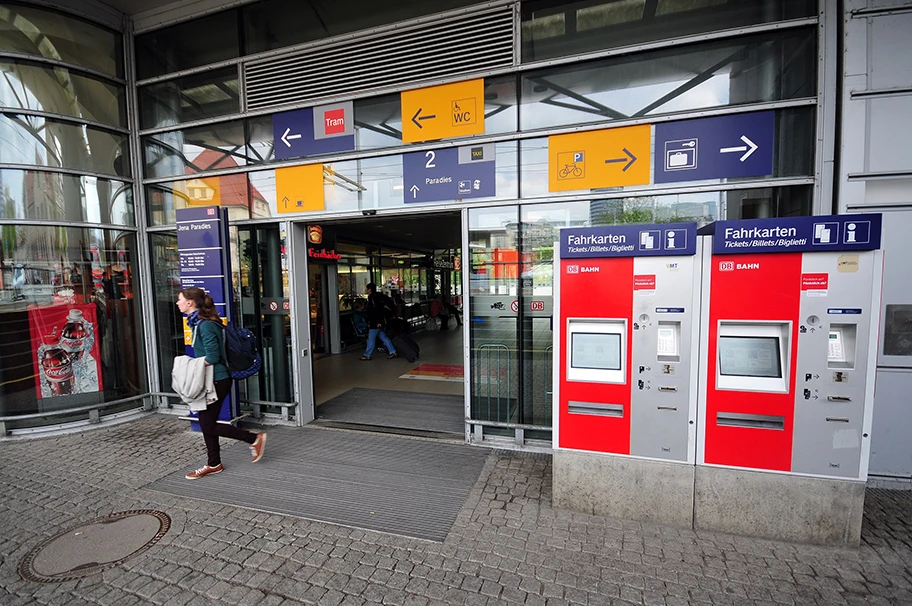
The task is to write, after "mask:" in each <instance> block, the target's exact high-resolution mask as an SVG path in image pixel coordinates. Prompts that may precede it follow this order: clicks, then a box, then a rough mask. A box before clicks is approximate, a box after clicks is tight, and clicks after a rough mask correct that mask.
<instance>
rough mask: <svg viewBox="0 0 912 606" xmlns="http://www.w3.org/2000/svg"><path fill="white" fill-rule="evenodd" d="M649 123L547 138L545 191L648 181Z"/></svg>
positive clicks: (593, 187)
mask: <svg viewBox="0 0 912 606" xmlns="http://www.w3.org/2000/svg"><path fill="white" fill-rule="evenodd" d="M651 134H652V126H650V125H649V124H643V125H640V126H625V127H621V128H606V129H601V130H593V131H588V132H583V133H570V134H566V135H554V136H551V137H548V191H573V190H580V189H596V188H601V187H623V186H628V185H647V184H648V183H649V157H650V153H651V149H652V148H651V147H650V138H651Z"/></svg>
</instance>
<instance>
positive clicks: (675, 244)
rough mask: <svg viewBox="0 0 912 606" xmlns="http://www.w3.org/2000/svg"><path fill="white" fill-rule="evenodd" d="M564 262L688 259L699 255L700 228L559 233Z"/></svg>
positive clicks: (677, 225) (579, 229) (618, 227)
mask: <svg viewBox="0 0 912 606" xmlns="http://www.w3.org/2000/svg"><path fill="white" fill-rule="evenodd" d="M560 251H561V258H562V259H592V258H601V257H658V256H663V257H667V256H672V255H676V256H685V255H694V254H696V252H697V224H696V223H670V224H667V225H606V226H603V227H568V228H565V229H562V230H560Z"/></svg>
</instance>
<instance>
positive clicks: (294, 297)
mask: <svg viewBox="0 0 912 606" xmlns="http://www.w3.org/2000/svg"><path fill="white" fill-rule="evenodd" d="M286 229H287V233H282V231H281V230H280V229H270V228H263V227H260V226H258V227H256V228H254V229H250V230H244V232H243V233H241V234H240V236H239V250H240V251H241V255H240V257H241V258H240V259H239V263H240V266H241V273H242V276H241V277H242V283H247V284H249V285H250V288H248V289H247V293H246V294H247V295H249V296H246V297H245V296H243V295H244V294H245V293H244V289H243V288H242V297H241V299H242V304H241V308H242V309H243V310H244V315H245V317H244V322H245V325H246V323H247V322H249V321H251V322H255V323H258V324H260V325H259V326H257V328H258V329H259V332H260V334H261V335H262V338H263V349H264V372H262V373H261V375H262V377H261V378H260V379H259V380H258V381H255V382H249V383H256V384H254V385H248V393H247V398H246V400H248V401H249V402H254V401H259V402H267V403H268V404H266V406H268V407H269V408H268V409H267V410H265V411H264V410H262V408H263V405H262V404H261V405H260V410H257V411H254V412H255V413H256V412H272V413H275V412H281V413H282V414H283V415H284V416H285V417H286V418H289V419H290V418H292V417H293V418H294V419H295V421H297V423H298V424H305V423H311V422H312V423H316V424H322V425H329V426H338V427H345V428H353V429H366V430H371V431H381V432H388V433H403V434H414V435H424V436H430V437H444V438H454V439H460V440H461V439H464V434H465V425H464V420H465V403H464V402H465V400H464V394H465V388H464V383H465V372H464V365H465V355H466V354H465V348H464V329H463V318H462V311H463V303H464V300H463V288H462V279H461V276H462V272H461V259H462V252H461V251H462V221H461V214H460V213H459V212H458V211H456V212H447V213H432V214H414V215H407V216H382V217H363V218H362V217H359V218H356V219H347V220H339V221H321V222H319V223H316V222H314V223H307V222H300V223H291V224H287V227H286ZM245 274H246V279H245ZM270 276H272V278H270ZM277 278H278V279H277ZM368 284H375V285H376V291H377V292H378V293H381V294H382V295H383V297H384V298H385V299H386V300H387V301H388V302H389V307H388V309H386V310H385V312H384V316H385V327H384V333H385V334H386V335H388V336H389V337H390V338H391V343H392V345H393V347H394V348H395V347H396V343H400V351H395V354H396V355H395V356H394V355H393V353H394V352H393V351H391V350H390V348H389V347H388V345H387V344H386V343H384V341H383V339H382V338H378V339H377V340H376V350H375V351H374V352H373V353H372V355H371V356H370V360H364V359H362V358H363V357H366V356H365V353H366V351H365V350H366V345H367V342H368V339H369V327H368V326H367V322H366V309H365V308H366V304H367V290H366V288H367V285H368ZM279 295H284V296H279ZM285 297H287V298H285ZM402 339H405V340H407V341H411V342H412V343H414V344H416V345H417V346H418V348H419V349H418V357H417V358H414V357H413V356H411V355H408V354H410V352H409V351H408V349H409V348H408V346H402V345H401V340H402ZM410 358H411V359H410ZM242 399H244V398H242ZM272 402H275V403H276V405H275V406H271V403H272ZM270 409H271V410H270Z"/></svg>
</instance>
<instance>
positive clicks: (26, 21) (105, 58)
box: [0, 2, 124, 78]
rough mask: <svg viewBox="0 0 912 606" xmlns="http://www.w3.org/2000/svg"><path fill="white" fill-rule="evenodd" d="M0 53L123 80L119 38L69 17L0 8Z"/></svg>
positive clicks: (19, 6)
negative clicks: (18, 55) (0, 51)
mask: <svg viewBox="0 0 912 606" xmlns="http://www.w3.org/2000/svg"><path fill="white" fill-rule="evenodd" d="M0 50H2V51H9V52H14V53H25V54H27V55H35V56H37V57H43V58H45V59H54V60H57V61H64V62H66V63H72V64H74V65H80V66H83V67H86V68H90V69H95V70H98V71H100V72H102V73H105V74H108V75H110V76H114V77H116V78H123V77H124V69H123V36H122V35H121V34H119V33H118V32H115V31H113V30H110V29H108V28H106V27H103V26H101V25H98V24H97V23H93V22H90V21H87V20H83V19H80V18H79V17H77V16H75V15H73V14H72V13H58V12H56V11H53V10H49V9H45V8H40V7H37V6H24V5H22V4H20V3H18V2H17V3H12V2H4V3H2V4H0Z"/></svg>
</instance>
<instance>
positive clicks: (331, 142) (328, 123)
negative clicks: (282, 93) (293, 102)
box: [272, 101, 355, 160]
mask: <svg viewBox="0 0 912 606" xmlns="http://www.w3.org/2000/svg"><path fill="white" fill-rule="evenodd" d="M354 132H355V131H354V110H353V107H352V102H351V101H347V102H343V103H336V104H333V105H322V106H319V107H308V108H305V109H296V110H293V111H290V112H281V113H278V114H273V116H272V137H273V147H274V149H275V159H276V160H286V159H289V158H302V157H305V156H316V155H319V154H334V153H338V152H346V151H352V150H353V149H355V135H354Z"/></svg>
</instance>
